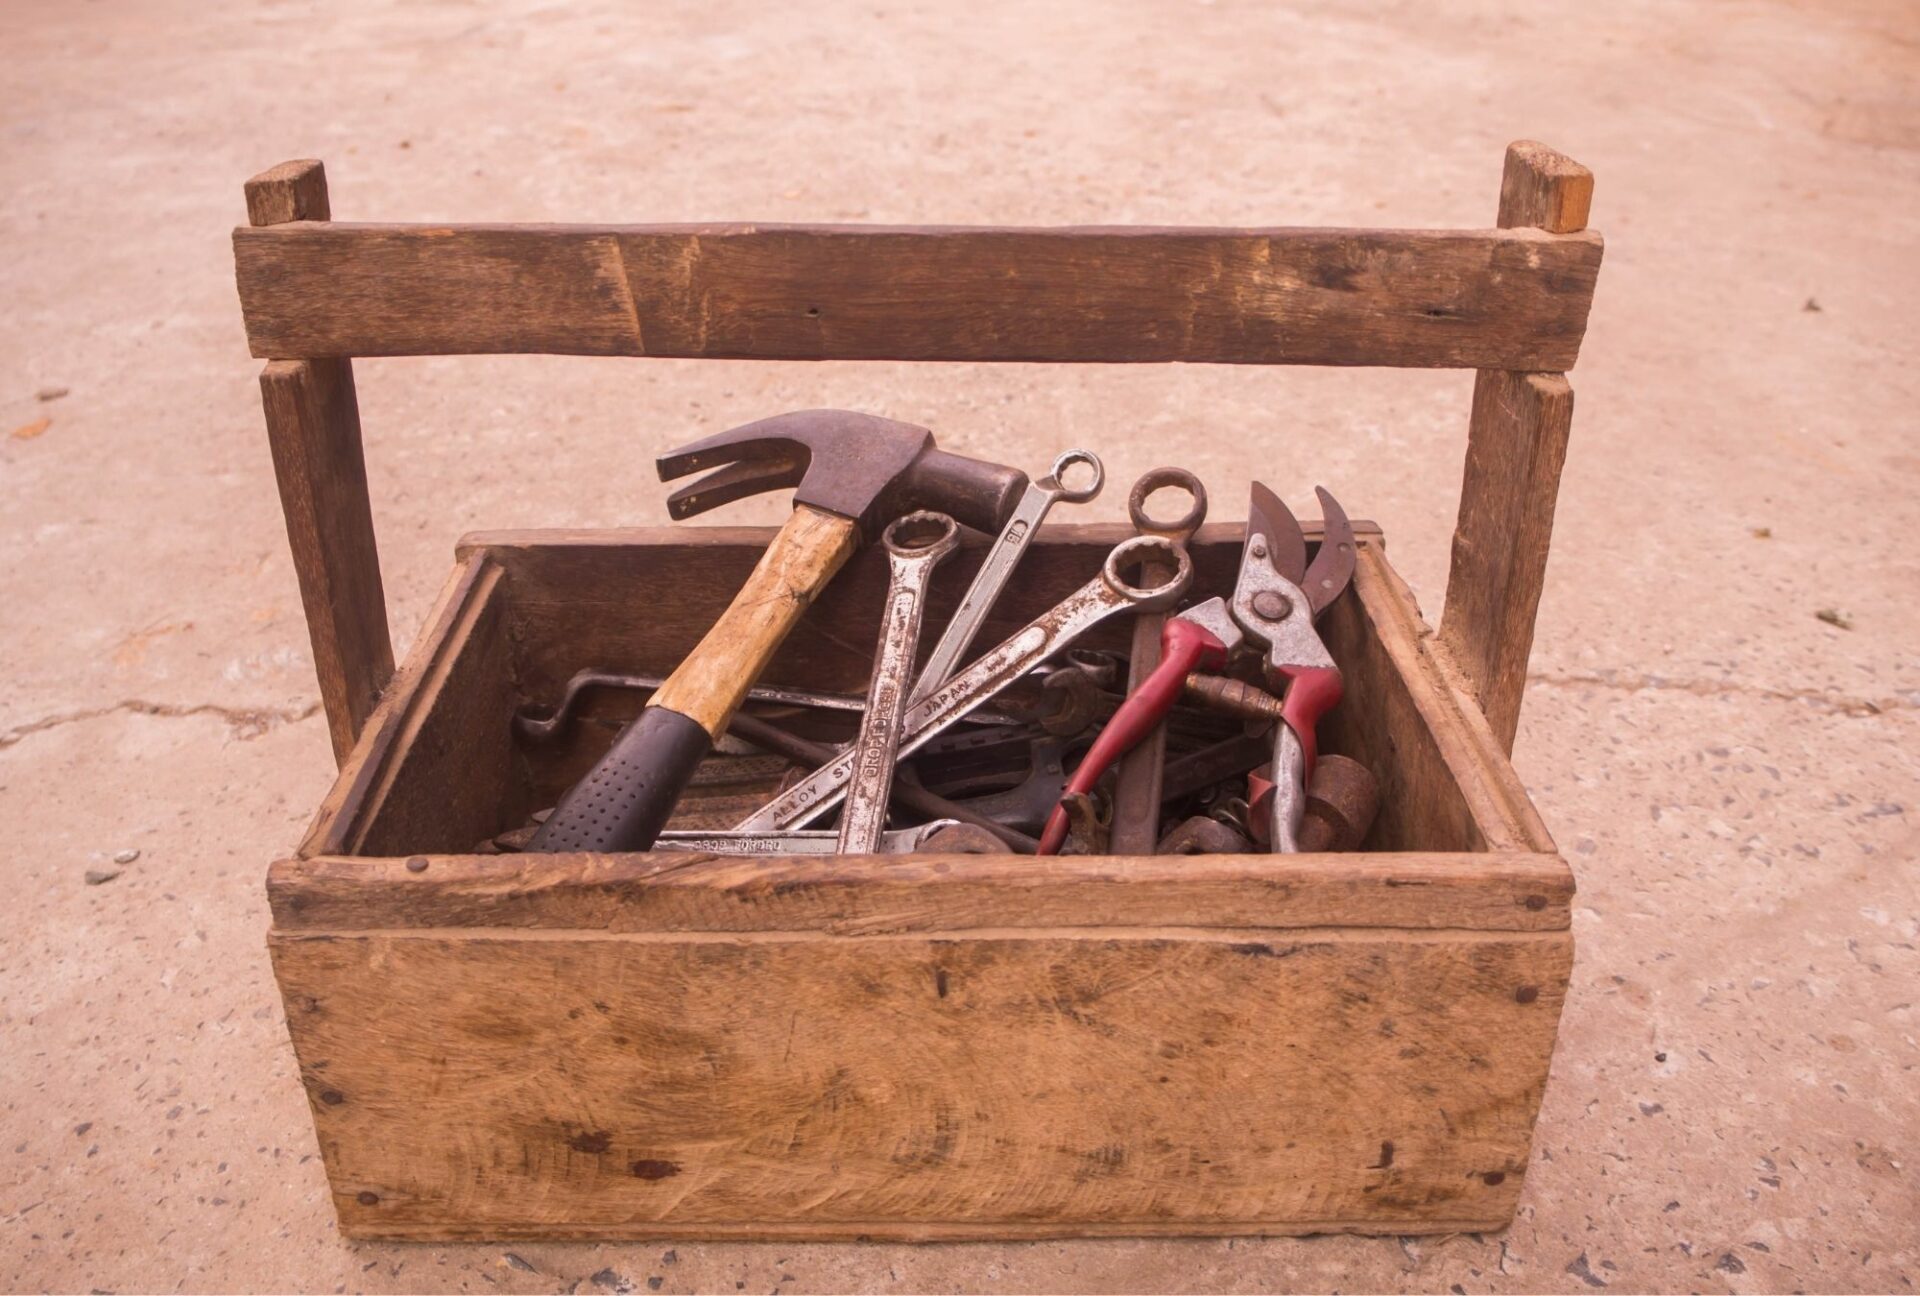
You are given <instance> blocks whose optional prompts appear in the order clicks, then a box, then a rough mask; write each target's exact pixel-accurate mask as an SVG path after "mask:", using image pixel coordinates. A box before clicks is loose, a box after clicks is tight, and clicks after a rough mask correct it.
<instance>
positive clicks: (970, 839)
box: [919, 824, 1013, 855]
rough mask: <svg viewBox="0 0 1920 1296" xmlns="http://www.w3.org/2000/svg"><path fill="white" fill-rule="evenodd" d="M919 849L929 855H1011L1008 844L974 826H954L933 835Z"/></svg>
mask: <svg viewBox="0 0 1920 1296" xmlns="http://www.w3.org/2000/svg"><path fill="white" fill-rule="evenodd" d="M919 849H920V850H921V851H922V852H923V853H925V854H928V855H1011V854H1013V851H1012V850H1011V849H1010V848H1009V847H1008V846H1007V844H1006V843H1005V842H1003V841H1001V840H1000V839H999V838H998V837H995V836H994V835H993V834H992V833H990V832H982V831H980V829H978V828H975V827H974V826H973V825H972V824H953V825H952V826H950V827H946V828H942V829H940V831H938V832H936V833H933V834H931V835H930V836H928V837H927V838H926V840H924V841H922V842H921V843H920V846H919Z"/></svg>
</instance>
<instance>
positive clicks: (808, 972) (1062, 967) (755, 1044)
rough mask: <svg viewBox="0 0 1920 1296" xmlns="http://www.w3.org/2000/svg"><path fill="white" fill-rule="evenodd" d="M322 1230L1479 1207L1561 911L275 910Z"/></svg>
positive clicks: (1540, 1008)
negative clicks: (492, 927) (1213, 916)
mask: <svg viewBox="0 0 1920 1296" xmlns="http://www.w3.org/2000/svg"><path fill="white" fill-rule="evenodd" d="M272 952H273V959H274V965H275V968H276V971H277V973H278V975H279V977H280V981H281V985H282V988H283V990H284V992H285V994H286V998H287V1003H288V1005H289V1011H288V1016H289V1025H290V1027H291V1029H292V1032H293V1036H294V1040H295V1045H296V1049H297V1052H298V1054H299V1059H300V1066H301V1074H302V1077H303V1079H304V1081H305V1083H306V1086H307V1091H308V1094H309V1096H310V1098H311V1102H312V1108H313V1113H314V1120H315V1124H316V1127H317V1128H318V1131H319V1137H320V1143H321V1146H322V1148H323V1149H324V1150H325V1151H326V1153H327V1156H328V1160H329V1167H330V1170H331V1177H332V1188H333V1192H334V1199H335V1203H336V1205H337V1206H338V1208H339V1212H340V1218H341V1222H342V1227H343V1229H344V1231H346V1232H347V1233H348V1234H349V1235H353V1236H366V1237H412V1238H448V1237H506V1236H514V1235H516V1234H537V1235H543V1236H573V1235H578V1234H581V1233H585V1234H588V1235H594V1234H596V1233H598V1232H600V1231H605V1232H607V1233H608V1234H610V1235H611V1234H622V1233H624V1234H626V1235H631V1236H648V1237H655V1236H673V1235H676V1234H685V1235H695V1236H699V1235H706V1234H707V1233H709V1232H710V1231H711V1228H712V1226H714V1225H725V1226H728V1227H730V1228H732V1229H735V1230H737V1231H739V1232H740V1233H742V1234H744V1235H746V1236H762V1237H787V1236H821V1235H834V1236H859V1235H870V1236H875V1237H900V1236H947V1235H960V1236H965V1235H967V1231H968V1230H971V1229H978V1228H979V1227H980V1226H982V1225H988V1226H992V1229H993V1231H994V1232H996V1233H999V1232H1002V1231H1003V1230H1005V1229H1008V1228H1018V1229H1021V1230H1024V1231H1029V1232H1032V1233H1039V1234H1071V1233H1081V1232H1085V1231H1087V1230H1088V1229H1089V1228H1090V1227H1099V1228H1106V1229H1110V1230H1114V1231H1121V1232H1139V1231H1143V1230H1155V1229H1157V1230H1170V1231H1190V1232H1210V1231H1214V1226H1215V1225H1216V1224H1217V1223H1219V1222H1221V1221H1231V1222H1233V1223H1234V1225H1235V1226H1236V1227H1237V1228H1239V1229H1241V1230H1258V1231H1271V1232H1299V1231H1309V1230H1313V1229H1319V1228H1325V1227H1330V1226H1338V1225H1340V1224H1342V1223H1343V1222H1346V1221H1354V1220H1368V1221H1372V1222H1374V1223H1376V1224H1381V1223H1388V1222H1391V1223H1393V1224H1395V1225H1396V1226H1398V1227H1400V1228H1401V1229H1402V1230H1403V1231H1407V1232H1424V1231H1435V1230H1442V1231H1454V1230H1459V1229H1472V1228H1490V1227H1495V1226H1497V1225H1499V1224H1500V1223H1502V1222H1504V1221H1505V1219H1506V1218H1507V1217H1508V1216H1509V1215H1510V1213H1511V1211H1512V1208H1513V1204H1514V1201H1515V1199H1516V1197H1517V1195H1518V1193H1519V1190H1520V1185H1521V1182H1522V1180H1523V1178H1524V1175H1525V1172H1526V1167H1527V1156H1528V1141H1529V1137H1530V1130H1531V1126H1532V1122H1533V1117H1534V1112H1535V1110H1536V1108H1537V1105H1538V1102H1539V1097H1540V1089H1541V1085H1542V1083H1543V1081H1544V1079H1545V1075H1546V1064H1547V1058H1548V1055H1549V1053H1550V1050H1551V1047H1552V1039H1553V1033H1554V1023H1555V1021H1556V1019H1557V1017H1558V1014H1559V1008H1560V997H1561V988H1562V987H1563V986H1564V985H1565V983H1566V979H1567V975H1568V970H1569V964H1570V960H1571V952H1572V951H1571V941H1570V939H1569V937H1568V936H1567V935H1566V934H1565V933H1563V932H1555V933H1516V932H1509V933H1498V934H1496V933H1484V934H1479V933H1465V934H1463V933H1453V932H1450V933H1411V932H1391V933H1382V932H1366V931H1352V930H1342V929H1315V930H1301V931H1289V932H1285V933H1274V932H1270V931H1266V930H1262V929H1248V930H1241V931H1218V930H1194V929H1178V928H1141V929H1136V930H1131V931H1126V932H1115V931H1103V930H1097V929H1092V930H1089V929H1077V928H1061V929H1055V930H1041V929H1033V930H1022V931H993V930H970V931H956V932H949V933H945V934H943V935H941V936H938V937H933V936H923V935H905V936H892V937H879V936H874V937H864V936H863V937H839V936H831V935H823V934H820V933H817V932H786V933H764V934H759V935H756V936H753V937H747V936H744V935H742V934H739V933H729V934H726V935H721V936H713V935H709V936H700V935H696V934H692V933H683V932H654V933H631V934H625V935H611V934H606V933H597V932H581V931H574V932H554V933H545V934H532V933H519V934H509V933H500V932H492V931H466V932H417V933H371V932H370V933H358V934H344V933H343V934H338V935H327V934H293V933H281V934H277V935H276V936H275V937H274V938H273V941H272Z"/></svg>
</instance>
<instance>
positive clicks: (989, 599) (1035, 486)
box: [908, 450, 1107, 702]
mask: <svg viewBox="0 0 1920 1296" xmlns="http://www.w3.org/2000/svg"><path fill="white" fill-rule="evenodd" d="M1075 464H1086V465H1087V466H1089V467H1091V468H1092V469H1093V481H1092V483H1091V484H1090V485H1087V486H1083V487H1072V488H1069V487H1068V486H1067V485H1065V479H1066V473H1067V470H1068V469H1069V468H1071V467H1072V466H1073V465H1075ZM1106 480H1107V470H1106V468H1105V467H1104V466H1103V465H1102V464H1101V462H1100V457H1099V456H1098V455H1096V454H1094V453H1093V452H1092V451H1091V450H1069V451H1067V452H1066V453H1065V454H1063V455H1061V456H1060V457H1059V458H1058V459H1055V460H1054V461H1053V471H1052V472H1050V473H1048V474H1047V475H1046V476H1045V477H1042V478H1041V479H1040V480H1039V481H1035V482H1028V483H1027V488H1026V490H1025V491H1023V492H1022V493H1021V496H1020V502H1019V503H1018V504H1016V505H1015V506H1014V510H1013V516H1012V517H1010V518H1008V519H1007V524H1006V526H1005V527H1003V528H1002V529H1001V532H1000V535H999V538H998V539H996V540H995V541H994V542H993V548H991V549H989V550H988V551H987V556H986V557H985V558H983V559H982V560H981V562H980V570H979V571H977V572H975V573H974V577H973V584H972V585H970V586H968V587H967V592H966V594H965V595H964V596H963V597H962V598H961V600H960V606H959V607H957V608H955V609H954V612H953V619H952V620H950V621H948V622H947V628H946V629H945V630H944V631H942V632H941V635H940V638H939V641H938V642H936V643H935V644H934V646H933V652H932V653H931V654H930V655H929V656H928V657H927V664H926V665H925V666H923V667H921V669H920V678H919V679H918V680H917V681H915V682H914V686H913V693H912V696H911V697H910V698H909V699H908V700H909V702H920V701H923V700H924V699H925V698H926V696H927V694H929V693H931V692H933V690H935V689H937V688H939V687H940V686H941V685H942V684H945V683H946V682H947V680H948V679H949V678H950V677H951V676H952V675H953V671H954V668H955V667H957V666H958V665H959V664H960V658H961V657H962V656H964V655H965V653H966V651H967V649H968V648H970V647H972V646H973V640H974V637H975V636H976V635H978V634H979V633H980V627H981V626H982V625H984V624H986V620H987V613H989V612H991V611H992V610H993V605H994V603H995V602H997V601H998V600H999V598H1000V592H1001V591H1002V590H1004V589H1005V588H1006V585H1007V580H1008V578H1009V577H1011V576H1012V575H1013V570H1014V568H1015V567H1017V566H1019V564H1020V559H1021V557H1022V556H1023V555H1024V554H1025V553H1026V552H1027V546H1028V545H1029V544H1031V543H1033V535H1034V532H1035V531H1037V530H1039V528H1040V522H1041V520H1042V519H1043V518H1045V517H1046V516H1047V513H1048V512H1049V511H1050V510H1051V509H1052V508H1053V506H1054V505H1055V504H1056V503H1058V502H1059V501H1061V500H1065V501H1067V502H1068V503H1069V504H1084V503H1086V502H1087V501H1088V500H1091V499H1092V498H1094V497H1095V496H1096V495H1098V494H1099V493H1100V488H1101V487H1102V486H1104V485H1105V484H1106Z"/></svg>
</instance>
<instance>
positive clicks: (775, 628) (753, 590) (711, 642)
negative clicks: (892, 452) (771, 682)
mask: <svg viewBox="0 0 1920 1296" xmlns="http://www.w3.org/2000/svg"><path fill="white" fill-rule="evenodd" d="M858 545H859V530H858V524H857V523H855V522H854V521H853V520H852V519H851V518H843V517H840V516H838V515H837V514H833V513H828V512H825V511H823V510H821V509H817V508H813V507H812V506H810V505H807V504H798V505H795V506H794V510H793V516H792V517H790V518H788V519H787V522H786V525H785V526H783V527H781V528H780V531H779V534H777V535H775V536H774V538H773V543H772V544H770V545H768V546H767V550H766V552H765V553H763V554H761V555H760V561H759V562H758V563H755V564H754V568H753V572H752V574H751V575H749V576H748V577H747V583H746V584H745V585H742V586H741V587H740V592H739V593H738V594H736V595H734V599H733V602H732V604H731V605H729V606H728V608H727V610H726V611H725V612H723V613H721V614H720V619H719V620H718V621H715V622H714V623H713V628H712V629H710V630H708V631H707V634H706V637H705V638H704V639H702V640H701V641H700V642H699V644H698V645H697V646H696V647H695V648H694V650H693V651H692V652H690V653H688V654H687V657H686V660H685V661H683V662H681V663H680V667H679V669H678V670H676V671H674V672H673V674H672V675H669V676H668V677H667V680H666V682H665V683H664V684H662V685H661V686H660V687H659V688H658V689H657V690H655V692H654V695H653V698H652V699H651V700H650V701H649V702H648V703H647V706H648V707H649V708H652V707H664V708H666V709H667V710H669V711H678V712H679V713H680V714H681V715H683V716H686V717H687V718H688V719H689V720H692V721H694V722H695V723H696V724H698V725H699V726H700V727H701V728H702V729H705V730H706V731H707V734H708V736H709V737H712V738H718V737H719V736H720V735H721V734H722V733H724V732H725V731H726V728H727V721H728V720H730V719H731V718H732V717H733V713H734V712H735V711H736V710H738V709H739V707H740V703H741V702H742V701H744V700H745V699H746V696H747V690H748V689H750V688H752V687H753V685H754V682H755V681H756V680H758V679H759V678H760V672H761V671H763V670H765V669H766V666H767V663H768V662H769V661H770V660H772V658H773V654H774V653H775V652H776V651H778V650H779V648H780V645H781V643H782V642H784V641H785V639H786V637H787V633H788V632H789V631H790V630H792V629H793V627H794V625H795V624H796V623H797V622H798V621H799V620H800V614H801V613H803V612H805V611H806V610H807V607H808V605H809V604H811V603H812V602H813V600H814V598H815V596H816V595H818V594H819V593H820V591H821V590H822V589H824V588H826V584H827V582H828V581H829V580H832V579H833V575H834V573H835V572H837V571H839V570H840V568H841V567H843V566H845V565H846V561H847V559H848V558H850V557H852V556H853V551H854V549H855V548H857V547H858Z"/></svg>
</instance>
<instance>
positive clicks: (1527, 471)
mask: <svg viewBox="0 0 1920 1296" xmlns="http://www.w3.org/2000/svg"><path fill="white" fill-rule="evenodd" d="M1592 204H1593V173H1592V172H1591V171H1588V170H1587V168H1585V167H1583V166H1581V165H1580V164H1579V163H1578V162H1575V161H1574V160H1573V159H1571V158H1569V157H1566V156H1564V155H1563V154H1560V153H1556V152H1555V151H1554V150H1552V149H1550V148H1548V147H1547V146H1546V145H1544V144H1536V143H1534V142H1533V141H1531V140H1520V141H1518V142H1516V143H1514V144H1513V145H1511V146H1509V147H1508V149H1507V160H1506V169H1505V172H1504V173H1503V175H1502V178H1501V184H1500V212H1499V223H1500V225H1501V227H1502V228H1511V227H1540V228H1543V229H1546V230H1548V231H1551V232H1554V233H1559V234H1571V233H1574V232H1577V231H1580V230H1583V229H1585V227H1586V222H1587V213H1588V211H1589V210H1590V208H1591V207H1592ZM1564 367H1565V366H1551V365H1533V366H1524V368H1533V369H1551V368H1564ZM1516 368H1521V367H1501V368H1495V367H1487V368H1483V369H1482V370H1481V371H1480V372H1479V373H1478V374H1477V375H1475V378H1474V384H1473V406H1472V411H1471V414H1470V415H1469V418H1468V422H1467V457H1466V469H1465V472H1464V474H1463V477H1462V480H1461V487H1460V516H1459V520H1458V522H1457V523H1456V524H1455V527H1454V533H1453V562H1452V568H1451V570H1450V571H1449V573H1448V577H1447V601H1446V609H1445V612H1444V613H1443V615H1442V617H1441V626H1440V639H1441V643H1442V644H1443V645H1444V651H1445V652H1446V654H1447V655H1448V657H1449V658H1450V659H1451V661H1452V663H1453V665H1454V666H1455V667H1456V668H1457V670H1458V671H1459V673H1460V675H1461V676H1462V678H1464V680H1465V681H1466V683H1467V686H1468V688H1469V689H1470V690H1471V691H1472V693H1473V695H1474V696H1475V697H1476V698H1477V699H1478V701H1479V704H1480V708H1481V711H1482V712H1483V713H1484V714H1485V716H1486V718H1487V723H1488V725H1489V726H1490V727H1491V728H1492V730H1493V733H1494V735H1495V736H1496V737H1497V738H1498V739H1499V741H1500V746H1501V749H1502V750H1503V751H1505V752H1508V753H1511V752H1512V751H1513V741H1514V737H1515V735H1516V734H1517V733H1518V731H1519V728H1520V704H1521V701H1522V699H1523V698H1524V696H1525V694H1526V687H1527V660H1528V658H1529V656H1530V655H1531V652H1532V649H1533V627H1534V621H1535V619H1536V617H1537V616H1538V615H1539V608H1540V594H1541V591H1542V590H1543V589H1544V588H1545V585H1546V579H1547V553H1548V550H1549V548H1550V547H1551V544H1552V540H1553V514H1554V508H1555V505H1556V503H1557V501H1558V500H1559V496H1560V470H1561V468H1562V467H1563V466H1564V465H1565V463H1566V458H1567V440H1568V437H1569V435H1570V434H1571V432H1572V428H1573V388H1572V387H1571V386H1570V385H1569V384H1568V382H1567V379H1566V375H1565V374H1562V373H1526V372H1516V371H1515V369H1516Z"/></svg>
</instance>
